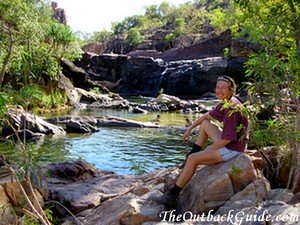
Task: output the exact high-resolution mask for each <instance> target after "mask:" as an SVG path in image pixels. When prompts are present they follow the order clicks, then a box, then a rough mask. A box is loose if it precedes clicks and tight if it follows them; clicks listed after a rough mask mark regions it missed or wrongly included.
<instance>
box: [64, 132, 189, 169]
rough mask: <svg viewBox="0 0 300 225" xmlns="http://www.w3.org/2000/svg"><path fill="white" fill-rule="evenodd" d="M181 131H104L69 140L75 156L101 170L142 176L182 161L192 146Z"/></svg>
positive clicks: (68, 148)
mask: <svg viewBox="0 0 300 225" xmlns="http://www.w3.org/2000/svg"><path fill="white" fill-rule="evenodd" d="M181 137H182V134H181V133H178V130H177V131H176V130H172V129H170V130H165V129H164V130H163V129H132V128H131V129H113V128H101V129H100V131H99V132H97V133H94V134H92V135H91V136H89V137H88V138H84V139H82V138H68V139H67V141H68V143H69V145H68V147H67V150H68V151H70V155H71V156H72V157H75V158H76V157H82V158H84V159H85V160H86V161H88V162H89V163H92V164H94V165H95V166H96V167H97V168H99V169H101V170H111V171H115V172H117V173H119V174H141V173H145V172H150V171H153V170H156V169H161V168H166V167H169V166H174V165H176V164H179V163H180V162H182V160H183V158H184V155H185V152H186V151H187V148H188V146H187V145H183V144H182V143H181Z"/></svg>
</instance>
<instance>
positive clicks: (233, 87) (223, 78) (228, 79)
mask: <svg viewBox="0 0 300 225" xmlns="http://www.w3.org/2000/svg"><path fill="white" fill-rule="evenodd" d="M217 81H225V82H227V83H229V84H230V89H231V91H232V94H233V95H235V93H236V83H235V81H234V80H233V79H232V78H231V77H229V76H226V75H223V76H220V77H218V80H217Z"/></svg>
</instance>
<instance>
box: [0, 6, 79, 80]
mask: <svg viewBox="0 0 300 225" xmlns="http://www.w3.org/2000/svg"><path fill="white" fill-rule="evenodd" d="M0 15H1V16H0V39H1V42H0V43H1V44H0V86H1V85H2V83H3V79H4V75H6V76H8V77H9V79H10V80H16V78H18V82H19V84H20V85H27V84H30V83H32V82H36V81H38V82H40V81H44V79H45V77H48V78H47V79H52V78H54V77H55V76H56V75H57V74H58V72H59V70H60V66H59V64H60V59H61V58H62V57H66V58H69V59H71V60H73V59H75V58H78V57H79V56H80V54H81V51H80V48H79V46H78V45H77V44H76V41H75V40H76V36H75V35H74V34H72V32H71V29H70V28H69V27H68V26H64V25H62V24H59V23H57V22H56V21H53V19H52V17H51V11H50V5H47V4H45V3H44V2H43V1H34V0H32V1H29V0H28V1H21V0H11V1H10V0H3V1H1V2H0Z"/></svg>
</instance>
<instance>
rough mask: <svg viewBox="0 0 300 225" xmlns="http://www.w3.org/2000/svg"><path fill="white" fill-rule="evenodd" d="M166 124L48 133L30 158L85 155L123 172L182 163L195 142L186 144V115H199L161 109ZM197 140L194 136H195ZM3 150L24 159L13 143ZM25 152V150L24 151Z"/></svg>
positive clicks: (1, 149) (143, 117)
mask: <svg viewBox="0 0 300 225" xmlns="http://www.w3.org/2000/svg"><path fill="white" fill-rule="evenodd" d="M156 114H157V113H150V114H133V113H130V112H127V111H126V110H124V111H121V110H105V109H93V110H74V111H72V112H68V115H79V116H82V115H90V116H102V115H112V116H119V117H122V118H127V119H132V120H136V121H143V122H145V121H147V122H149V121H151V120H152V119H153V118H154V117H155V116H156ZM159 114H160V115H161V122H160V124H161V125H164V126H166V127H167V128H166V127H165V128H109V127H100V130H99V132H96V133H93V134H85V135H82V134H67V135H64V136H60V137H45V138H44V140H42V141H39V142H37V143H30V144H28V145H27V149H28V150H27V151H29V152H27V154H28V158H32V161H34V162H39V163H40V164H41V163H42V164H47V163H51V162H60V161H63V160H66V159H84V160H86V161H87V162H89V163H91V164H93V165H95V166H96V167H97V168H99V169H100V170H109V171H114V172H117V173H119V174H143V173H146V172H151V171H154V170H156V169H162V168H166V167H170V166H174V165H178V164H180V163H181V162H182V161H183V159H184V158H185V153H186V152H187V151H188V150H189V149H190V148H191V147H190V146H191V145H192V142H191V143H189V144H183V143H182V142H181V140H182V135H183V133H184V131H185V128H184V124H185V118H187V117H189V118H191V119H195V118H197V117H198V116H199V115H184V114H181V113H167V112H165V113H159ZM192 140H193V137H192ZM0 152H2V153H3V154H4V155H6V156H7V158H8V159H11V160H13V161H18V160H20V159H22V157H23V156H21V155H22V153H21V152H22V150H20V148H18V146H16V145H13V144H7V143H5V144H3V143H1V144H0ZM20 153H21V154H20Z"/></svg>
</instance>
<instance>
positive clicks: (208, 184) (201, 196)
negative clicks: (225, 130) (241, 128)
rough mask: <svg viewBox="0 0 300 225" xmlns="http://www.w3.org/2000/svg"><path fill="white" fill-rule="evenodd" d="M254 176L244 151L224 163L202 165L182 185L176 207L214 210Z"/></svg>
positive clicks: (255, 175)
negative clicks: (184, 184)
mask: <svg viewBox="0 0 300 225" xmlns="http://www.w3.org/2000/svg"><path fill="white" fill-rule="evenodd" d="M256 179H257V174H256V171H255V169H254V167H253V164H252V161H251V159H250V158H249V156H247V155H244V154H242V155H240V156H238V157H235V158H233V159H231V160H229V161H227V162H224V163H219V164H216V165H210V166H204V167H202V168H201V169H200V170H199V171H198V172H197V173H196V175H195V176H194V177H193V178H192V180H191V181H190V182H189V183H188V184H187V185H186V187H185V188H184V189H183V191H182V193H181V195H180V197H179V200H178V204H177V208H178V211H179V212H186V211H191V212H193V213H203V212H208V211H210V210H215V209H217V208H219V207H220V206H222V205H224V203H225V202H226V201H227V200H229V199H230V198H231V197H232V196H233V195H235V194H236V193H238V192H239V191H241V190H243V189H244V188H245V187H246V186H247V185H248V184H250V183H251V182H253V181H254V180H256Z"/></svg>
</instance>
